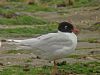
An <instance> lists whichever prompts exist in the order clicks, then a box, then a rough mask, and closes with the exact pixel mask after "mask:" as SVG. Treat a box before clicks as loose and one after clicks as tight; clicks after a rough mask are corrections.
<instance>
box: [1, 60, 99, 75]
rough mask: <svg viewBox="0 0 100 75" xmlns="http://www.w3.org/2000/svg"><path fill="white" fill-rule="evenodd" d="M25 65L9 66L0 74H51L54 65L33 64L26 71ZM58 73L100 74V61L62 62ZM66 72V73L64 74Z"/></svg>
mask: <svg viewBox="0 0 100 75" xmlns="http://www.w3.org/2000/svg"><path fill="white" fill-rule="evenodd" d="M23 69H25V67H23V66H9V67H7V68H4V69H3V70H1V71H0V75H50V73H51V70H52V66H43V67H35V68H33V67H32V66H31V65H30V66H29V67H27V68H26V69H28V70H29V71H24V70H23ZM58 73H60V75H66V74H68V73H69V74H71V73H74V74H85V75H99V74H100V62H88V63H74V64H68V63H66V64H62V65H59V66H58ZM64 73H66V74H64Z"/></svg>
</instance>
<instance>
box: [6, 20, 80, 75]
mask: <svg viewBox="0 0 100 75" xmlns="http://www.w3.org/2000/svg"><path fill="white" fill-rule="evenodd" d="M78 32H79V31H78V30H77V29H76V28H75V27H74V26H73V25H72V24H71V23H69V22H61V23H59V24H58V32H57V33H48V34H45V35H41V36H39V37H36V38H30V39H25V40H13V39H7V40H5V41H8V42H12V43H13V44H16V45H17V46H25V48H26V47H29V49H32V51H33V53H34V54H35V55H37V56H38V57H39V58H41V59H46V60H49V61H54V66H53V71H52V75H56V73H57V62H56V60H58V59H62V58H65V57H66V55H68V54H70V53H72V52H74V51H75V48H76V46H77V35H76V34H77V33H78Z"/></svg>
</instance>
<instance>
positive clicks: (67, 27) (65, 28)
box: [58, 22, 74, 33]
mask: <svg viewBox="0 0 100 75" xmlns="http://www.w3.org/2000/svg"><path fill="white" fill-rule="evenodd" d="M73 29H74V27H73V25H72V24H70V23H68V22H61V23H59V26H58V30H59V31H61V32H68V33H71V32H72V30H73Z"/></svg>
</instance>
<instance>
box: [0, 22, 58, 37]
mask: <svg viewBox="0 0 100 75" xmlns="http://www.w3.org/2000/svg"><path fill="white" fill-rule="evenodd" d="M55 31H57V24H50V25H47V24H46V25H44V26H41V25H40V26H34V28H30V27H26V28H25V27H24V28H13V29H12V28H7V29H0V36H1V37H3V36H4V37H7V36H8V37H13V36H17V37H18V36H26V37H28V36H34V35H38V34H46V33H49V32H55Z"/></svg>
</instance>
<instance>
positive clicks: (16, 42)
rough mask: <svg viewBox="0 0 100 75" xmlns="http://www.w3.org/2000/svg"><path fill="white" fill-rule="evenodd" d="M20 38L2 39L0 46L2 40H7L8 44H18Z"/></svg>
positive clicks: (0, 42)
mask: <svg viewBox="0 0 100 75" xmlns="http://www.w3.org/2000/svg"><path fill="white" fill-rule="evenodd" d="M21 41H22V40H13V39H3V40H1V41H0V47H1V46H2V42H8V44H19V43H20V42H21Z"/></svg>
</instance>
